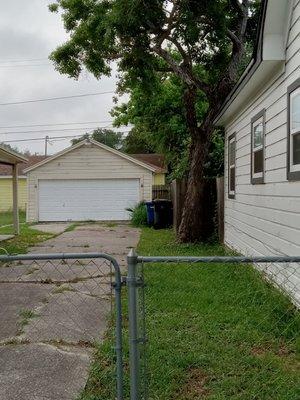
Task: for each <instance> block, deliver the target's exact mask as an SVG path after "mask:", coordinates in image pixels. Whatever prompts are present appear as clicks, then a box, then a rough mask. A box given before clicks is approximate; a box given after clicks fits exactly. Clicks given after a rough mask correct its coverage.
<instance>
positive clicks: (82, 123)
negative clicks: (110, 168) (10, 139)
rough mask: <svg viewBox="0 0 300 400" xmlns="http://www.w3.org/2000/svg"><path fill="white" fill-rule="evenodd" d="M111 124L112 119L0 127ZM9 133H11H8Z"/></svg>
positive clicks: (4, 127) (2, 127) (5, 127)
mask: <svg viewBox="0 0 300 400" xmlns="http://www.w3.org/2000/svg"><path fill="white" fill-rule="evenodd" d="M109 122H113V120H112V119H108V120H104V121H86V122H83V121H82V122H60V123H57V124H53V123H51V124H34V125H9V126H0V129H11V128H33V127H40V126H59V125H85V124H106V123H109ZM8 133H9V132H8Z"/></svg>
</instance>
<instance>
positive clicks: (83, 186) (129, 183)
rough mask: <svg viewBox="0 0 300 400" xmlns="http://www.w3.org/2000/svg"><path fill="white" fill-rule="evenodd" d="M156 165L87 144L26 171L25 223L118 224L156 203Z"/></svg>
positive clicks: (97, 144)
mask: <svg viewBox="0 0 300 400" xmlns="http://www.w3.org/2000/svg"><path fill="white" fill-rule="evenodd" d="M154 171H155V166H151V165H147V164H144V163H143V162H140V161H138V160H135V159H134V160H132V159H131V157H130V156H127V155H126V154H123V153H121V152H119V151H117V150H114V149H111V148H109V147H107V146H105V145H102V144H100V143H98V142H94V141H84V142H81V143H79V144H77V145H75V146H72V147H71V148H69V149H67V150H64V151H62V152H60V153H59V154H57V155H55V156H53V157H49V158H48V159H47V160H44V161H42V162H40V163H38V164H36V165H34V166H32V167H30V168H28V169H27V170H25V172H26V173H27V176H28V179H27V184H28V207H27V211H28V212H27V220H28V221H29V222H34V221H38V220H40V221H47V220H48V221H51V220H52V221H54V220H57V221H64V220H86V219H95V220H116V219H122V220H123V219H128V217H129V216H128V213H124V212H125V209H126V208H127V207H132V206H133V205H134V204H136V203H138V202H139V201H142V200H146V201H149V200H151V199H152V180H153V173H154Z"/></svg>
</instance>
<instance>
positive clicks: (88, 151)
mask: <svg viewBox="0 0 300 400" xmlns="http://www.w3.org/2000/svg"><path fill="white" fill-rule="evenodd" d="M80 156H82V159H81V161H82V162H83V164H85V163H89V164H90V165H91V164H94V163H95V164H98V163H99V160H97V161H96V162H95V159H94V157H99V158H102V159H103V162H111V161H112V162H113V164H112V165H114V164H115V163H117V164H120V162H123V164H124V165H127V164H130V165H131V166H132V164H133V165H135V166H137V167H141V168H144V169H146V170H148V171H151V172H155V171H156V168H155V167H154V166H151V165H149V164H146V163H143V162H142V161H139V160H136V159H135V158H133V157H130V156H129V155H127V154H124V153H122V152H120V151H118V150H115V149H112V148H111V147H109V146H106V145H104V144H103V143H99V142H97V141H95V140H92V139H88V140H83V141H82V142H80V143H77V144H75V145H73V146H71V147H69V148H67V149H65V150H63V151H61V152H59V153H57V154H55V155H53V156H51V157H49V158H47V159H45V160H43V161H41V162H39V163H37V164H35V165H32V166H31V167H30V168H27V169H25V170H24V172H25V173H27V172H31V171H33V170H36V169H44V168H43V167H45V166H46V168H45V169H47V168H48V167H49V164H52V165H51V166H57V167H58V168H60V169H63V167H64V166H68V164H69V158H74V160H75V159H77V161H80ZM45 169H44V170H45Z"/></svg>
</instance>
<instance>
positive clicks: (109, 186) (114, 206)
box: [39, 179, 139, 221]
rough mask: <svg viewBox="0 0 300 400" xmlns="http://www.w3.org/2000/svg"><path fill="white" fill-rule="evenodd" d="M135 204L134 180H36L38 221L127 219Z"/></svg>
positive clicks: (137, 192)
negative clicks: (129, 208) (37, 184)
mask: <svg viewBox="0 0 300 400" xmlns="http://www.w3.org/2000/svg"><path fill="white" fill-rule="evenodd" d="M138 201H139V180H138V179H108V180H106V179H101V180H100V179H89V180H73V179H68V180H40V181H39V221H86V220H96V221H101V220H102V221H108V220H112V221H113V220H115V221H117V220H127V219H129V213H128V211H126V210H125V209H126V208H127V207H131V206H133V205H135V204H136V203H138Z"/></svg>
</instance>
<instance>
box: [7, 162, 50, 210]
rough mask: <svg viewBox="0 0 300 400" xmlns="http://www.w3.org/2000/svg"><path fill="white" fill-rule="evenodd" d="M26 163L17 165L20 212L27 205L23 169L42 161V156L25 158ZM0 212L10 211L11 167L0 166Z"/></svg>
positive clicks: (11, 195) (11, 190)
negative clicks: (26, 159)
mask: <svg viewBox="0 0 300 400" xmlns="http://www.w3.org/2000/svg"><path fill="white" fill-rule="evenodd" d="M27 158H28V161H27V162H22V163H20V164H18V174H19V176H18V198H19V200H18V202H19V208H20V209H21V210H26V205H27V178H26V175H25V174H24V169H25V168H28V167H30V166H31V165H33V164H36V163H37V162H39V161H41V160H43V159H44V158H45V157H44V156H37V155H32V156H27ZM0 193H1V196H0V212H2V211H10V210H12V201H13V180H12V167H11V166H10V165H4V164H0Z"/></svg>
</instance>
